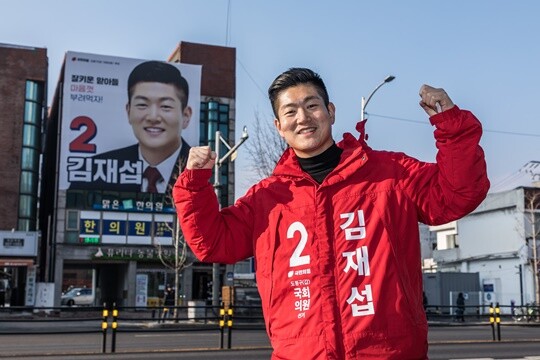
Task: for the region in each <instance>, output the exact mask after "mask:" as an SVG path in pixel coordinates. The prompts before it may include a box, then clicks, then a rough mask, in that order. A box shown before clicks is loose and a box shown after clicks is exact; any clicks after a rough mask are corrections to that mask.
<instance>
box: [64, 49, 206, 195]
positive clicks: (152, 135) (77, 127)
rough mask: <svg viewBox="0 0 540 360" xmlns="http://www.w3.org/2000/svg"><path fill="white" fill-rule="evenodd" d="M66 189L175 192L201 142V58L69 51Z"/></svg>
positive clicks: (65, 164) (65, 98)
mask: <svg viewBox="0 0 540 360" xmlns="http://www.w3.org/2000/svg"><path fill="white" fill-rule="evenodd" d="M64 71H65V73H64V84H63V96H62V116H61V119H62V125H61V142H60V167H59V189H60V190H68V189H82V190H111V191H120V192H143V193H145V192H148V193H168V191H169V189H170V188H171V185H172V184H173V183H174V180H175V178H176V177H177V175H178V172H179V171H181V170H182V169H183V166H184V164H185V161H186V159H187V154H188V152H189V148H190V146H196V145H198V143H199V113H200V93H201V91H200V89H201V65H191V64H182V63H168V62H163V61H148V60H141V59H130V58H122V57H115V56H106V55H96V54H86V53H79V52H67V53H66V58H65V67H64Z"/></svg>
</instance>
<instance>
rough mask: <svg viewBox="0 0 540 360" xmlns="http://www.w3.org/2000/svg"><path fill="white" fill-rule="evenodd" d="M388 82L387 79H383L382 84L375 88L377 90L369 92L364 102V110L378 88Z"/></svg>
mask: <svg viewBox="0 0 540 360" xmlns="http://www.w3.org/2000/svg"><path fill="white" fill-rule="evenodd" d="M386 83H387V81H386V80H385V81H383V82H382V83H380V84H379V85H378V86H377V87H376V88H375V90H373V91H372V92H371V94H369V96H368V98H367V100H366V102H365V103H364V112H365V108H366V106H367V104H368V103H369V100H371V98H372V97H373V95H374V94H375V93H376V92H377V90H379V89H380V88H381V86H383V85H384V84H386Z"/></svg>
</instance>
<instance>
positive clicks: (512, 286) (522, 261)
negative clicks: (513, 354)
mask: <svg viewBox="0 0 540 360" xmlns="http://www.w3.org/2000/svg"><path fill="white" fill-rule="evenodd" d="M430 229H431V231H434V232H435V233H436V236H437V246H436V249H435V250H434V251H433V259H432V261H427V260H424V263H425V264H426V263H431V267H432V268H431V269H430V270H436V271H438V272H446V271H450V272H469V273H478V274H479V280H480V290H481V292H482V299H481V303H482V304H483V305H489V303H496V302H499V303H500V304H501V305H506V306H510V304H511V303H512V302H513V303H514V304H515V305H525V304H528V303H532V302H534V301H537V299H536V292H537V284H536V281H537V277H536V276H535V271H536V273H537V271H538V268H537V266H535V263H536V264H538V257H537V256H535V246H536V250H538V249H539V248H538V245H539V243H538V242H539V240H540V236H539V235H540V232H539V229H540V187H518V188H515V189H511V190H506V191H501V192H496V193H490V194H488V196H487V198H486V199H485V200H484V201H483V202H482V204H480V206H479V207H478V208H477V209H476V210H475V211H473V212H472V213H471V214H469V215H468V216H465V217H464V218H462V219H460V220H457V221H455V222H452V223H449V224H446V225H442V226H436V227H430ZM424 270H427V269H424ZM455 290H459V289H455ZM503 311H505V312H508V311H510V308H505V309H503Z"/></svg>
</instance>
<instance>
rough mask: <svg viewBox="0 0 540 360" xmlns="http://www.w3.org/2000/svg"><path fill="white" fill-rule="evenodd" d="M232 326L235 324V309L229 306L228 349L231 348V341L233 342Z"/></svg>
mask: <svg viewBox="0 0 540 360" xmlns="http://www.w3.org/2000/svg"><path fill="white" fill-rule="evenodd" d="M232 326H233V309H232V307H229V309H228V310H227V327H228V328H229V329H228V331H227V335H228V338H227V349H230V348H231V342H232Z"/></svg>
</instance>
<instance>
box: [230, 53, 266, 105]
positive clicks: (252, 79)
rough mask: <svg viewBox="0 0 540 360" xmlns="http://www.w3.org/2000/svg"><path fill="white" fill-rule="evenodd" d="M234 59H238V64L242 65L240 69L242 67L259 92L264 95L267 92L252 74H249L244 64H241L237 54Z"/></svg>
mask: <svg viewBox="0 0 540 360" xmlns="http://www.w3.org/2000/svg"><path fill="white" fill-rule="evenodd" d="M236 61H238V63H239V64H240V66H241V67H242V69H244V71H245V72H246V74H247V76H248V77H249V78H250V80H251V81H252V82H253V84H255V86H256V87H257V89H259V91H260V92H261V94H262V95H263V96H264V97H266V96H267V94H266V92H265V91H264V90H263V89H262V88H261V87H260V86H259V84H258V83H257V81H255V79H254V78H253V76H251V74H250V73H249V71H247V69H246V67H245V66H244V64H242V62H241V61H240V59H239V58H238V56H237V57H236Z"/></svg>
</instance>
